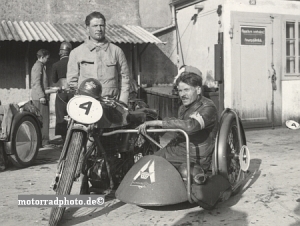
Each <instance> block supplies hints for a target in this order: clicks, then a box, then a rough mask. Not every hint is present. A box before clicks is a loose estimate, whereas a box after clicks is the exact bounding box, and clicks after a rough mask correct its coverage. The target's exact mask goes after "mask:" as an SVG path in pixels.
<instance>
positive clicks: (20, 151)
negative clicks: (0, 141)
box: [9, 116, 42, 168]
mask: <svg viewBox="0 0 300 226" xmlns="http://www.w3.org/2000/svg"><path fill="white" fill-rule="evenodd" d="M12 129H13V130H12V136H11V148H12V152H13V155H10V156H9V158H10V160H11V162H12V163H13V164H14V166H16V167H18V168H23V167H28V166H30V165H32V163H33V161H34V160H35V158H36V156H37V154H38V151H39V148H40V144H41V140H42V135H41V130H40V127H39V125H38V123H37V122H36V121H35V120H34V119H33V118H32V117H31V116H24V117H22V118H21V119H20V120H19V121H18V122H16V124H15V125H14V126H13V128H12Z"/></svg>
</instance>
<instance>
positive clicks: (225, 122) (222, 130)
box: [214, 108, 246, 178]
mask: <svg viewBox="0 0 300 226" xmlns="http://www.w3.org/2000/svg"><path fill="white" fill-rule="evenodd" d="M233 121H236V125H237V129H238V134H239V139H240V142H244V143H245V144H246V136H245V131H244V128H243V126H242V122H241V119H240V118H239V117H238V115H237V113H236V112H235V111H233V110H232V109H229V108H227V109H225V110H224V111H223V113H222V115H221V119H220V124H219V125H220V127H219V131H218V135H217V139H216V146H215V152H214V161H215V164H214V170H215V173H216V174H221V175H222V176H224V177H225V178H227V161H226V156H227V153H226V149H227V142H226V141H227V138H225V139H222V138H223V137H224V136H226V135H227V134H228V129H229V127H230V125H231V123H232V122H233ZM220 159H223V161H220Z"/></svg>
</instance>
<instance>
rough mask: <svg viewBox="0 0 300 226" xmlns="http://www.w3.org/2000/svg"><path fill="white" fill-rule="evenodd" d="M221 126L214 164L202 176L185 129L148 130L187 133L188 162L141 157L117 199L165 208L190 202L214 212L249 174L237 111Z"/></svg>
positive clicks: (222, 120)
mask: <svg viewBox="0 0 300 226" xmlns="http://www.w3.org/2000/svg"><path fill="white" fill-rule="evenodd" d="M219 123H220V126H219V131H218V134H217V137H216V142H215V150H214V153H213V157H212V158H213V159H212V164H211V167H210V169H209V170H208V171H207V172H205V173H203V172H202V173H201V172H200V173H199V171H198V170H197V167H198V168H199V167H200V168H201V166H197V164H194V163H191V162H190V154H189V145H188V144H189V137H188V135H187V134H186V133H185V132H184V131H183V130H170V129H169V130H164V129H151V130H148V132H166V131H172V132H181V133H182V134H184V136H185V137H186V141H187V142H186V143H187V147H186V150H187V155H186V162H184V163H182V162H176V161H172V160H166V159H164V158H162V157H159V156H154V155H148V156H144V157H142V158H141V159H140V160H139V161H138V162H137V163H136V164H135V165H134V166H133V167H132V168H131V169H130V170H129V171H128V173H127V174H126V176H125V177H124V179H123V180H122V182H121V184H120V185H119V187H118V189H117V191H116V198H117V199H119V200H121V201H123V202H125V203H130V204H135V205H139V206H165V205H172V204H177V203H181V202H186V201H189V202H190V203H198V204H199V206H201V207H203V208H204V209H212V208H214V207H215V205H216V204H217V203H218V202H219V201H225V200H227V199H228V198H229V197H230V196H231V195H233V194H235V193H237V192H238V191H239V190H240V188H241V186H242V184H243V182H244V181H245V179H246V177H247V175H248V168H249V164H250V152H249V149H248V148H247V146H246V137H245V133H244V129H243V127H242V124H241V121H240V119H239V117H238V115H237V114H236V112H235V111H233V110H231V109H225V110H224V111H223V113H222V115H221V117H220V121H219ZM199 181H200V182H199Z"/></svg>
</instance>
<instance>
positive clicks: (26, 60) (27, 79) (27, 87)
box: [25, 42, 30, 98]
mask: <svg viewBox="0 0 300 226" xmlns="http://www.w3.org/2000/svg"><path fill="white" fill-rule="evenodd" d="M29 49H30V42H28V45H27V49H26V55H25V73H26V78H25V84H26V91H27V92H28V93H27V95H28V97H29V98H30V87H29Z"/></svg>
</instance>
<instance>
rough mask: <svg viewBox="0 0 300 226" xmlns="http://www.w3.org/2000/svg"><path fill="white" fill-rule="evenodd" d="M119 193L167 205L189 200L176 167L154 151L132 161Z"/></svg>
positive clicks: (129, 198)
mask: <svg viewBox="0 0 300 226" xmlns="http://www.w3.org/2000/svg"><path fill="white" fill-rule="evenodd" d="M116 197H117V199H119V200H120V201H122V202H125V203H130V204H135V205H139V206H165V205H171V204H177V203H181V202H185V201H187V200H188V199H187V191H186V187H185V184H184V182H183V180H182V178H181V176H180V174H179V172H178V171H177V169H176V168H175V167H174V166H173V165H172V164H171V163H169V162H168V161H167V160H166V159H164V158H162V157H159V156H154V155H148V156H144V157H142V158H141V159H140V160H139V161H138V162H137V163H135V164H134V165H133V167H132V168H131V169H130V170H129V171H128V173H127V174H126V176H125V177H124V179H123V180H122V182H121V184H120V185H119V187H118V189H117V191H116Z"/></svg>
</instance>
